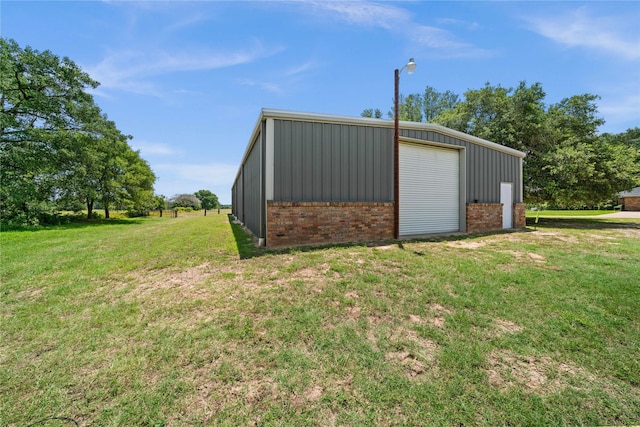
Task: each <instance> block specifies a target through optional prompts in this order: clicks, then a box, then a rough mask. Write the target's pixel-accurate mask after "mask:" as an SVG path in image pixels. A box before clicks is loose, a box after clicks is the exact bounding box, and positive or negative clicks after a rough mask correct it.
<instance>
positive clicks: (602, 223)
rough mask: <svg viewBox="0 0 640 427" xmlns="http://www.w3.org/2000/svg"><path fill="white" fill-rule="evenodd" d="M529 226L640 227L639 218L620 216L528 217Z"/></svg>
mask: <svg viewBox="0 0 640 427" xmlns="http://www.w3.org/2000/svg"><path fill="white" fill-rule="evenodd" d="M527 227H533V228H536V227H552V228H574V229H579V230H606V229H614V228H634V229H640V221H638V220H637V219H619V218H615V219H612V218H602V219H598V218H561V217H559V218H539V219H538V221H537V223H536V219H535V218H527Z"/></svg>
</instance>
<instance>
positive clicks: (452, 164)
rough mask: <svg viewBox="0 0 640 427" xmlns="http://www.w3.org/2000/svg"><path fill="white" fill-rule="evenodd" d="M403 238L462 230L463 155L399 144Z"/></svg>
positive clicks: (420, 146) (452, 150)
mask: <svg viewBox="0 0 640 427" xmlns="http://www.w3.org/2000/svg"><path fill="white" fill-rule="evenodd" d="M399 155H400V176H399V178H400V236H414V235H421V234H432V233H448V232H455V231H458V230H459V228H460V218H459V215H460V209H459V203H460V199H459V194H460V185H459V175H460V171H459V169H460V161H459V156H460V153H459V151H458V150H456V149H447V148H440V147H433V146H428V145H418V144H406V143H402V144H400V151H399Z"/></svg>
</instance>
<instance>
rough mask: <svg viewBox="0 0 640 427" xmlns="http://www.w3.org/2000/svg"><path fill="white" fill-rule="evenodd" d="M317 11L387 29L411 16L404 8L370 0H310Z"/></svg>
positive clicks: (409, 18)
mask: <svg viewBox="0 0 640 427" xmlns="http://www.w3.org/2000/svg"><path fill="white" fill-rule="evenodd" d="M305 6H311V7H312V9H315V10H316V11H325V12H326V11H328V12H331V13H333V14H334V15H335V16H337V17H339V19H341V20H343V21H347V22H348V23H351V24H358V25H369V26H377V27H382V28H386V29H393V28H396V26H397V24H398V23H401V22H408V21H410V20H411V16H410V15H409V14H408V13H407V12H406V11H405V10H403V9H400V8H398V7H395V6H392V5H389V4H377V3H371V2H368V1H310V2H306V3H305Z"/></svg>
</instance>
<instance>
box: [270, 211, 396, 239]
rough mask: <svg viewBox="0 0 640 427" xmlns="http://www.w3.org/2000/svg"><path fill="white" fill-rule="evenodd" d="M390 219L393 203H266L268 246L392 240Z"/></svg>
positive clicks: (391, 217)
mask: <svg viewBox="0 0 640 427" xmlns="http://www.w3.org/2000/svg"><path fill="white" fill-rule="evenodd" d="M393 219H394V217H393V203H392V202H387V203H380V202H371V203H369V202H267V246H268V247H271V248H277V247H289V246H300V245H320V244H333V243H349V242H363V241H375V240H385V239H392V238H393Z"/></svg>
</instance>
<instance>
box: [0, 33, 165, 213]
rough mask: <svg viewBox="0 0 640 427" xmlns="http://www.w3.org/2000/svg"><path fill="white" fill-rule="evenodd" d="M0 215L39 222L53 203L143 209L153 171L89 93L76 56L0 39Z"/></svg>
mask: <svg viewBox="0 0 640 427" xmlns="http://www.w3.org/2000/svg"><path fill="white" fill-rule="evenodd" d="M0 57H1V59H2V61H1V62H0V90H1V92H0V98H1V101H2V102H1V107H0V108H1V110H0V161H1V168H0V178H1V180H2V186H1V187H0V213H1V215H2V218H3V219H12V220H16V221H21V222H30V223H35V222H37V220H38V217H39V216H41V215H42V214H43V213H44V212H45V211H52V210H55V208H56V205H58V204H63V205H65V206H72V205H73V206H76V205H77V202H78V201H82V203H85V204H86V206H87V210H88V216H89V217H91V215H92V210H93V205H94V203H95V202H100V203H101V204H102V206H103V207H104V208H105V211H106V215H107V217H108V215H109V208H110V207H113V206H115V205H116V204H119V205H124V206H126V208H127V209H129V210H131V211H144V210H145V209H146V206H148V205H152V203H151V202H150V200H151V196H152V195H153V183H154V182H155V176H154V175H153V172H152V171H151V169H150V168H149V165H148V164H147V163H146V162H145V161H144V160H142V159H141V158H140V156H139V153H137V152H134V151H133V150H132V149H131V147H130V146H129V145H128V142H127V141H128V140H129V139H130V138H131V137H130V136H126V135H124V134H122V133H121V132H120V131H119V130H118V129H117V127H116V125H115V123H114V122H112V121H110V120H108V119H107V117H106V115H103V114H102V113H101V111H100V109H99V107H98V106H97V105H96V104H95V103H94V100H93V98H92V96H91V95H90V94H88V93H87V90H88V89H90V88H95V87H97V86H98V82H96V81H94V80H92V79H91V78H90V77H89V75H88V74H86V73H84V72H83V71H82V70H81V69H80V67H78V66H77V65H76V64H75V63H74V62H73V61H71V60H70V59H68V58H63V59H60V58H58V57H56V56H55V55H53V54H52V53H51V52H49V51H45V52H38V51H36V50H33V49H31V48H29V47H27V48H25V49H22V48H20V46H18V44H17V43H16V42H15V41H13V40H8V39H0Z"/></svg>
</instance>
